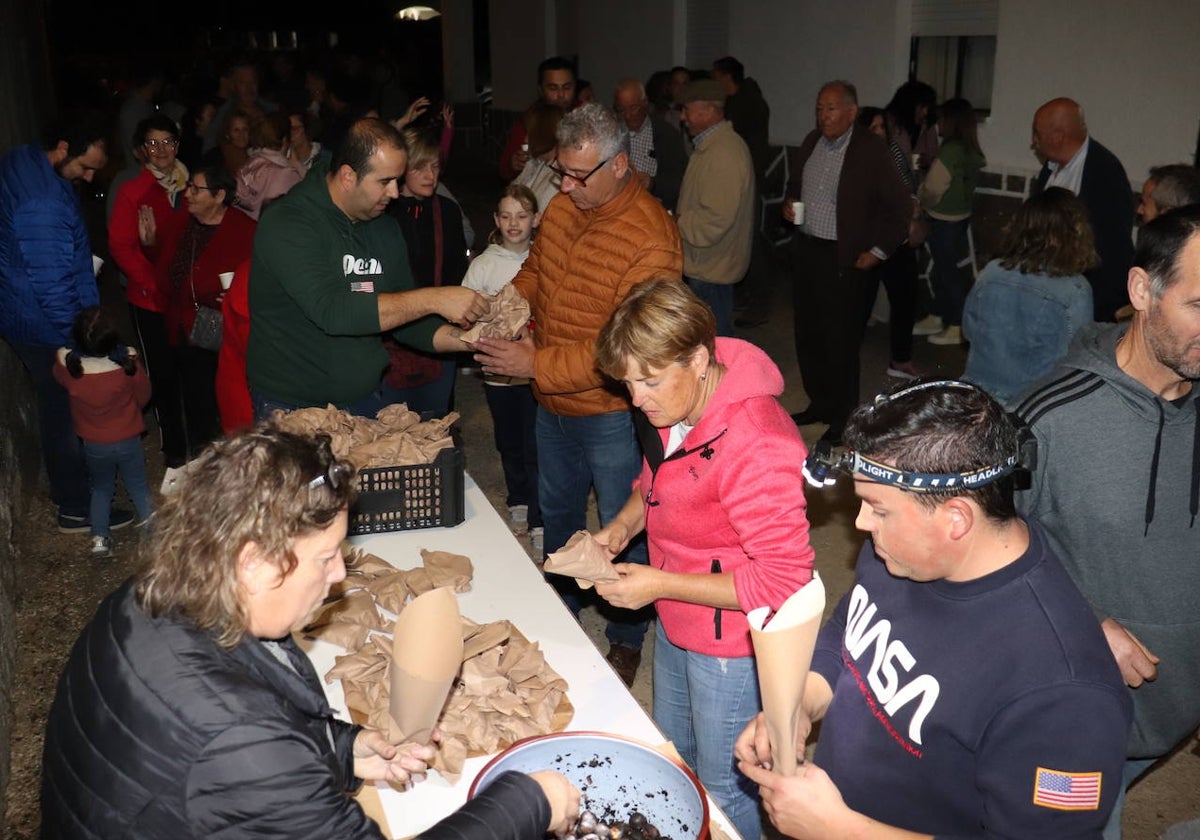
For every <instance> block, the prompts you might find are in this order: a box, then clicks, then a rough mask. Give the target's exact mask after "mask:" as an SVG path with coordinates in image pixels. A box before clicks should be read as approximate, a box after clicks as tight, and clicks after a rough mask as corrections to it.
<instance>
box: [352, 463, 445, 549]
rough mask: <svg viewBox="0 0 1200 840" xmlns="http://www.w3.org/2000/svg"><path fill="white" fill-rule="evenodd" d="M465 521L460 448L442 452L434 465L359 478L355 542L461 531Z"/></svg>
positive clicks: (369, 471)
mask: <svg viewBox="0 0 1200 840" xmlns="http://www.w3.org/2000/svg"><path fill="white" fill-rule="evenodd" d="M465 518H466V508H465V504H464V500H463V453H462V450H461V449H459V448H457V447H455V448H453V449H443V450H442V451H441V452H439V453H438V455H437V457H436V458H435V459H434V460H433V463H432V464H412V465H410V466H406V467H367V468H366V469H362V470H359V472H358V501H357V502H355V504H354V508H353V510H351V511H350V536H357V535H360V534H383V533H387V532H389V531H408V530H411V529H414V528H437V527H442V526H448V525H458V524H459V523H460V522H462V521H463V520H464V519H465Z"/></svg>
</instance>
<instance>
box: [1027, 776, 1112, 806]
mask: <svg viewBox="0 0 1200 840" xmlns="http://www.w3.org/2000/svg"><path fill="white" fill-rule="evenodd" d="M1101 775H1102V774H1100V773H1064V772H1063V771H1062V770H1048V769H1046V768H1045V767H1039V768H1038V769H1037V779H1036V780H1035V781H1034V785H1033V804H1034V805H1041V806H1042V807H1044V808H1056V809H1058V810H1060V811H1095V810H1096V809H1098V808H1099V807H1100V776H1101Z"/></svg>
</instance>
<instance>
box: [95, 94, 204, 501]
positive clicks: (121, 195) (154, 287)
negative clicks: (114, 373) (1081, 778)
mask: <svg viewBox="0 0 1200 840" xmlns="http://www.w3.org/2000/svg"><path fill="white" fill-rule="evenodd" d="M132 140H133V144H134V147H135V148H137V149H138V150H139V153H140V155H141V159H142V160H143V161H144V162H145V165H144V166H143V167H142V170H141V172H139V173H138V175H137V177H135V178H133V179H132V180H130V181H126V182H125V183H123V184H121V186H120V188H119V189H118V190H117V196H116V199H115V200H114V202H113V210H112V216H111V218H110V219H109V221H108V248H109V251H111V252H112V258H113V260H114V261H116V263H117V267H118V268H119V269H121V273H122V274H124V275H125V277H126V283H125V299H126V300H127V301H128V302H129V312H130V315H131V318H132V321H133V327H134V330H135V331H136V332H137V340H138V344H139V345H140V346H141V352H142V363H143V364H145V366H146V372H147V373H149V375H150V386H151V391H152V393H153V396H152V398H151V399H152V402H151V405H152V406H153V408H154V412H155V416H156V417H157V419H158V433H159V436H160V439H161V444H162V453H163V461H164V463H165V464H166V474H165V476H164V478H163V485H162V486H163V487H164V488H169V487H170V486H171V485H172V482H173V481H174V480H175V479H176V478H177V476H178V473H177V470H179V469H181V468H182V467H183V465H184V464H185V463H187V438H186V434H185V426H184V422H183V412H182V409H181V407H180V402H179V376H178V375H177V372H176V370H175V363H174V353H173V352H172V350H171V345H170V342H169V341H168V340H167V327H166V312H167V303H168V298H169V297H170V289H169V286H168V283H167V266H166V265H163V264H162V262H161V261H160V259H159V257H160V255H161V253H162V246H163V242H164V239H165V238H166V237H167V235H168V233H169V232H170V231H173V230H176V229H177V228H179V227H181V226H182V224H183V222H186V216H187V208H186V203H185V202H184V194H185V191H186V188H187V184H188V171H187V167H186V166H184V165H183V163H182V162H181V161H180V160H179V159H178V157H177V153H178V151H179V128H178V126H176V125H175V123H174V122H173V121H172V120H171V118H170V117H168V116H166V115H165V114H154V115H153V116H150V117H147V118H146V119H144V120H142V121H141V122H140V123H138V125H137V129H136V130H135V131H134V134H133V138H132Z"/></svg>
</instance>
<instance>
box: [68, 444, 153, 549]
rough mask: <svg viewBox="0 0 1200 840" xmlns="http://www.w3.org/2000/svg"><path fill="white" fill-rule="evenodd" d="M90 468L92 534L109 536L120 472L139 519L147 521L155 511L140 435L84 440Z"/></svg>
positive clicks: (84, 450) (85, 453) (84, 448)
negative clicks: (104, 441) (109, 440)
mask: <svg viewBox="0 0 1200 840" xmlns="http://www.w3.org/2000/svg"><path fill="white" fill-rule="evenodd" d="M83 452H84V455H85V456H86V457H87V465H88V471H89V472H90V473H91V474H92V506H91V518H92V536H93V537H106V538H107V537H109V536H111V534H110V533H109V529H108V514H109V511H110V510H111V509H112V500H113V493H115V492H116V489H117V473H118V472H120V474H121V481H123V482H125V491H126V492H127V493H129V498H130V499H131V500H132V501H133V507H134V509H135V510H137V515H138V520H139V521H141V522H145V521H146V520H147V519H148V518H149V517H150V513H151V512H152V510H153V508H152V506H151V504H150V485H149V484H148V483H147V481H146V455H145V453H144V452H142V439H141V437H131V438H127V439H125V440H122V441H118V442H116V443H89V442H87V441H84V442H83Z"/></svg>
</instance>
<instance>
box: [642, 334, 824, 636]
mask: <svg viewBox="0 0 1200 840" xmlns="http://www.w3.org/2000/svg"><path fill="white" fill-rule="evenodd" d="M717 361H718V362H720V363H721V364H723V365H725V367H726V373H725V376H724V378H722V380H721V383H720V385H718V386H717V390H716V392H715V393H714V394H713V396H712V399H711V400H710V401H709V404H708V406H707V407H706V408H705V410H704V414H703V416H702V417H701V418H700V422H699V423H698V424H696V426H695V428H693V429H692V430H691V432H689V433H688V436H687V437H686V438H685V439H684V441H683V445H682V446H681V447H680V448H679V449H678V450H676V451H675V452H674V453H673V454H672V455H671V456H669V457H668V458H667V459H666V460H664V461H663V462H662V464H660V465H659V467H658V470H657V473H654V472H651V469H650V465H649V464H648V463H643V465H642V474H641V476H640V477H639V478H638V481H637V484H636V485H635V487H636V488H637V489H639V490H640V491H641V493H642V498H643V500H644V501H645V502H646V537H647V540H648V544H649V549H650V564H651V565H652V566H654V567H655V568H659V569H664V570H666V571H669V572H683V573H693V574H709V573H711V572H712V571H713V570H714V568H713V561H717V562H719V563H720V571H722V572H732V573H733V579H734V586H735V587H736V589H737V597H738V603H739V604H740V605H741V608H742V609H741V611H738V610H720V611H719V613H720V622H719V624H720V631H721V632H720V638H719V639H718V638H717V637H716V635H717V634H716V628H717V621H716V616H717V612H718V611H716V610H714V609H713V608H712V607H707V606H699V605H697V604H690V603H684V602H681V601H674V600H668V599H660V600H658V601H656V602H655V607H656V608H657V610H658V619H659V621H660V622H662V626H663V630H664V631H665V632H666V634H667V638H668V639H670V640H671V642H672V643H674V644H676V645H678V646H679V647H682V648H685V649H686V650H691V651H695V652H698V653H704V654H708V655H710V656H720V657H733V656H750V655H751V654H752V653H753V648H752V646H751V642H750V629H749V625H748V623H747V621H746V612H749V611H750V610H752V609H755V608H757V607H764V606H769V607H771V608H772V609H778V608H779V607H780V606H781V605H782V604H783V602H784V601H785V600H787V598H788V597H789V596H791V595H792V593H794V592H795V591H796V590H798V589H799V588H800V587H802V586H804V585H805V584H806V583H808V582H809V581H810V580H811V579H812V568H813V550H812V547H811V546H810V545H809V542H808V517H807V516H806V514H805V510H806V507H807V505H806V503H805V499H804V477H803V475H802V474H801V467H802V466H803V464H804V459H805V457H806V456H807V454H808V453H807V450H806V449H805V446H804V441H803V440H801V438H800V434H799V432H797V431H796V424H795V423H793V422H792V420H791V418H790V417H789V416H788V413H787V411H785V410H784V408H783V406H781V405H780V404H779V401H778V400H777V399H776V396H778V395H779V394H781V393H782V392H783V376H782V375H781V374H780V372H779V369H778V368H777V367H776V366H775V363H774V362H772V361H771V360H770V358H768V356H767V354H766V353H764V352H763V351H762V350H760V349H759V348H758V347H755V346H754V345H753V344H750V343H749V342H746V341H741V340H739V339H734V338H718V339H717ZM669 432H670V430H669V429H661V430H659V434H660V436H661V438H662V440H663V445H664V447H665V446H666V442H667V437H668V435H669Z"/></svg>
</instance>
